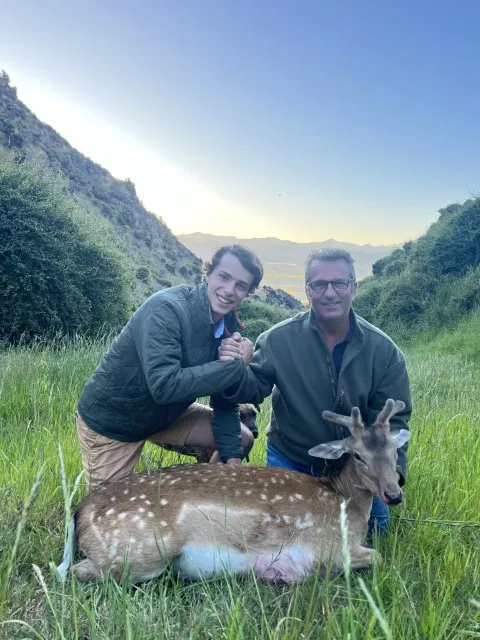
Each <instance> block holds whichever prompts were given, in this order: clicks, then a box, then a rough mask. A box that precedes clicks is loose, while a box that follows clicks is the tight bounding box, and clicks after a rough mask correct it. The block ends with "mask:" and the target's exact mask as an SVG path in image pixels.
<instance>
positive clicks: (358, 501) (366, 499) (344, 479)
mask: <svg viewBox="0 0 480 640" xmlns="http://www.w3.org/2000/svg"><path fill="white" fill-rule="evenodd" d="M329 480H330V482H331V484H332V487H333V488H334V489H335V491H337V492H338V493H340V494H341V495H342V496H344V497H345V498H347V499H348V498H350V500H351V501H352V502H353V503H355V505H356V506H357V507H358V509H359V510H360V511H361V512H362V513H363V514H364V515H365V517H366V519H367V520H368V518H369V516H370V511H371V509H372V500H373V495H372V493H371V492H370V491H368V490H366V489H359V488H358V487H359V486H361V484H362V482H361V480H360V478H359V477H358V474H357V472H356V469H355V464H354V462H353V460H352V458H349V459H348V460H347V462H346V464H345V466H344V467H343V469H342V471H341V472H340V473H339V474H338V475H335V476H331V477H330V478H329Z"/></svg>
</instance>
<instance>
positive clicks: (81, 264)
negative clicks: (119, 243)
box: [0, 154, 132, 341]
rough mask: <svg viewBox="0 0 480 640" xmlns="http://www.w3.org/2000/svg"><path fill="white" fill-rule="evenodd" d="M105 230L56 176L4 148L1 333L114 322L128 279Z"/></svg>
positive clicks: (122, 314)
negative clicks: (13, 158)
mask: <svg viewBox="0 0 480 640" xmlns="http://www.w3.org/2000/svg"><path fill="white" fill-rule="evenodd" d="M110 236H111V231H110V230H109V229H108V225H107V224H106V223H105V222H104V221H103V220H102V219H101V218H100V219H99V218H98V216H95V213H94V212H93V211H92V210H91V209H90V210H89V209H88V208H85V207H84V206H82V203H81V202H80V201H77V200H75V199H74V198H73V197H72V196H69V195H68V194H67V193H66V190H65V185H64V184H63V182H62V180H60V178H59V177H52V176H48V175H46V174H45V172H42V171H41V170H39V169H38V168H36V167H35V166H33V165H31V164H29V163H22V164H17V163H14V162H12V161H11V159H10V158H9V157H8V156H7V155H6V154H2V155H1V156H0V264H1V265H2V268H1V271H0V338H1V339H4V340H9V341H18V340H19V339H20V338H25V339H28V338H31V337H33V336H36V337H38V336H46V335H53V334H55V333H57V332H61V333H65V334H67V335H71V334H73V333H75V332H76V331H79V330H80V331H83V332H93V333H96V332H98V331H99V330H101V329H102V328H103V327H104V325H106V326H107V327H108V328H114V327H119V326H120V325H121V324H122V323H123V322H124V321H125V319H126V318H127V317H128V313H129V312H130V310H131V300H130V293H129V291H130V290H131V286H132V283H131V281H130V280H129V278H128V277H127V275H126V270H125V268H124V266H123V265H124V264H125V258H124V257H123V256H122V254H121V252H120V251H118V250H117V249H116V248H115V246H114V244H113V242H112V240H111V237H110ZM127 264H128V261H127Z"/></svg>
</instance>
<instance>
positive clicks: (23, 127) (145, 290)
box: [0, 72, 201, 304]
mask: <svg viewBox="0 0 480 640" xmlns="http://www.w3.org/2000/svg"><path fill="white" fill-rule="evenodd" d="M2 148H3V149H8V150H9V151H13V152H15V154H16V155H17V157H19V158H34V159H35V161H36V162H39V163H41V164H42V166H44V167H47V168H49V170H50V171H52V172H53V173H54V174H58V173H61V174H63V175H64V176H65V177H66V179H67V180H68V190H69V192H70V193H72V194H76V195H80V196H82V197H83V198H84V199H85V200H88V202H89V206H90V207H91V206H93V207H94V208H95V210H96V211H99V212H100V214H101V215H102V216H103V217H104V218H105V219H106V220H107V221H108V222H109V223H110V228H111V234H110V235H112V234H113V235H115V236H116V240H115V241H114V243H115V244H119V243H120V242H122V243H123V246H124V251H125V253H127V254H128V256H129V259H130V261H131V262H132V263H133V267H132V268H133V275H134V276H135V273H136V272H137V269H140V271H139V275H140V278H139V279H138V280H137V282H136V286H135V292H134V295H135V299H136V304H140V303H141V302H142V301H143V300H144V299H145V297H146V296H147V295H148V294H149V293H151V292H152V291H155V290H157V289H158V288H159V287H156V286H155V276H158V277H160V278H167V279H168V280H172V282H174V283H175V284H179V283H180V282H187V283H190V284H192V283H195V282H197V281H198V279H199V278H200V275H201V260H200V259H199V258H197V257H196V256H195V255H194V254H193V253H192V252H191V251H189V250H188V249H187V248H186V247H184V246H183V245H182V244H181V243H180V242H179V241H178V240H177V238H176V237H175V236H174V235H173V234H172V232H171V231H170V229H168V227H167V226H166V225H165V223H164V221H163V220H162V219H161V218H160V217H159V216H155V215H153V214H152V213H150V212H148V211H146V209H145V208H144V206H143V205H142V203H141V202H140V200H139V199H138V197H137V194H136V191H135V185H134V184H133V182H132V181H131V180H128V179H127V180H126V181H121V180H116V179H115V178H114V177H113V176H112V175H111V174H110V173H109V172H108V171H106V170H105V169H104V168H103V167H101V166H99V165H98V164H96V163H94V162H92V161H91V160H90V159H89V158H86V157H85V156H83V155H82V154H81V153H79V152H78V151H76V150H75V149H73V148H72V147H71V146H70V145H69V144H68V142H67V141H66V140H64V139H63V138H62V137H61V136H60V135H58V133H57V132H56V131H54V130H53V129H52V128H51V127H49V126H47V125H45V124H43V123H42V122H40V121H39V120H38V118H37V117H36V116H35V115H34V114H33V113H32V112H31V111H30V110H29V109H28V108H27V107H26V106H25V105H24V104H23V103H22V102H20V100H18V98H17V94H16V91H15V89H14V88H13V87H11V86H10V79H9V77H8V74H7V73H5V72H3V73H0V149H2ZM159 188H161V185H159ZM167 254H168V268H167V265H166V264H165V261H162V257H163V256H164V255H167ZM142 267H145V268H148V279H147V280H145V273H146V272H145V271H143V270H142Z"/></svg>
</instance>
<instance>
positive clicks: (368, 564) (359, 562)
mask: <svg viewBox="0 0 480 640" xmlns="http://www.w3.org/2000/svg"><path fill="white" fill-rule="evenodd" d="M350 555H351V566H352V569H371V568H372V566H373V565H374V563H375V564H377V563H379V562H381V556H380V554H379V553H378V551H375V549H369V548H368V547H362V546H360V545H358V546H357V547H353V548H352V549H351V550H350Z"/></svg>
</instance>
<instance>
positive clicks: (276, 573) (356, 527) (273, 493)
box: [63, 400, 410, 583]
mask: <svg viewBox="0 0 480 640" xmlns="http://www.w3.org/2000/svg"><path fill="white" fill-rule="evenodd" d="M404 406H405V405H404V403H403V402H401V401H396V402H394V401H393V400H387V402H386V404H385V407H384V408H383V410H382V411H381V412H380V414H379V415H378V418H377V420H376V422H375V424H374V425H373V426H372V427H369V428H365V427H364V424H363V422H362V419H361V416H360V411H359V409H358V408H356V407H355V408H353V409H352V414H351V416H342V415H339V414H335V413H331V412H328V411H325V412H324V413H323V417H324V418H325V419H326V420H330V421H333V422H337V423H340V424H343V425H346V426H347V427H348V428H349V430H350V433H351V436H350V437H348V438H346V439H344V440H338V441H334V442H329V443H326V444H321V445H318V446H317V447H314V448H313V449H311V450H310V451H309V453H310V455H312V456H318V457H321V458H329V459H332V458H339V457H340V456H341V455H343V454H349V455H348V460H347V462H346V464H345V466H344V467H343V469H342V471H341V472H340V473H339V474H338V475H336V476H333V477H329V478H315V477H312V476H309V475H305V474H302V473H298V472H296V471H289V470H285V469H281V468H275V467H249V466H235V467H231V466H227V465H220V464H189V465H178V466H175V467H169V468H165V469H159V470H157V471H154V472H153V473H148V472H145V473H136V474H132V475H131V476H128V477H126V478H124V479H123V480H119V481H116V482H110V483H105V484H104V485H102V486H100V487H99V488H98V489H96V490H95V491H93V492H92V493H91V494H89V495H88V496H87V497H86V498H84V500H83V501H82V502H81V503H80V505H79V506H78V509H77V511H76V513H75V517H74V523H75V524H74V528H75V534H76V537H77V539H78V545H79V547H80V548H81V549H82V550H83V552H84V553H85V555H86V558H85V559H84V560H81V561H80V562H78V563H77V564H75V565H74V567H73V571H74V573H75V575H76V577H77V578H78V579H79V580H81V581H85V580H96V579H100V578H101V577H102V575H104V573H105V572H108V571H111V572H112V574H113V576H114V577H115V578H119V577H120V576H121V575H122V572H123V571H124V569H125V567H126V566H127V565H128V567H129V572H130V574H129V575H130V578H131V579H132V581H133V582H143V581H145V580H148V579H150V578H154V577H156V576H159V575H160V574H161V573H163V572H164V571H165V569H166V568H167V567H168V566H169V565H170V566H171V567H172V569H173V571H174V572H175V573H177V574H178V575H179V576H180V577H184V578H187V579H201V578H210V577H212V576H215V575H218V574H222V573H223V572H226V573H230V574H234V573H241V574H246V573H248V572H249V571H253V572H254V573H255V574H256V575H257V576H259V577H260V578H261V579H263V580H267V581H282V582H290V583H292V582H296V581H298V580H301V579H303V578H305V577H306V576H308V575H309V574H311V573H313V572H314V571H315V570H317V568H319V567H320V566H326V565H329V566H330V567H331V568H332V569H342V567H343V556H342V538H341V529H340V518H339V516H340V505H341V503H342V502H343V501H346V516H347V527H348V546H349V550H350V555H351V566H352V568H361V567H366V568H368V567H371V566H372V563H373V561H374V559H375V555H376V552H375V550H373V549H369V548H367V547H365V546H363V541H364V538H365V535H366V532H367V522H368V518H369V514H370V509H371V505H372V495H376V496H378V497H379V498H380V499H381V500H383V501H384V502H385V503H387V504H398V503H400V502H401V501H402V497H403V494H402V490H401V488H400V486H399V484H398V479H397V473H396V466H395V464H396V458H397V453H396V450H397V448H398V447H401V446H402V445H403V444H404V443H405V442H407V441H408V439H409V437H410V432H409V431H407V430H405V429H401V430H399V431H392V432H391V431H390V423H389V420H390V418H391V417H392V416H393V415H394V414H395V413H397V412H398V411H401V410H402V409H403V408H404ZM63 568H64V569H65V563H64V564H63Z"/></svg>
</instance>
